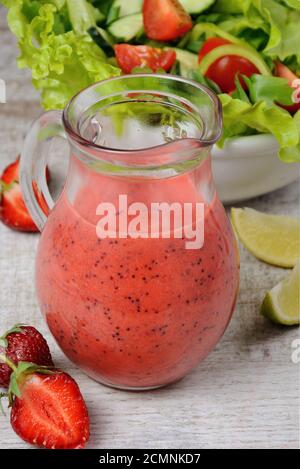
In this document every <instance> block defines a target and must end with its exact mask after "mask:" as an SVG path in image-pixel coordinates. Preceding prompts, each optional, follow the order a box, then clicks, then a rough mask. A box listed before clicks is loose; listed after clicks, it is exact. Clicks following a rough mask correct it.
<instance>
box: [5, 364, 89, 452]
mask: <svg viewBox="0 0 300 469" xmlns="http://www.w3.org/2000/svg"><path fill="white" fill-rule="evenodd" d="M8 363H9V361H8ZM13 368H14V372H13V373H12V375H11V380H10V386H9V391H8V397H9V402H10V406H11V414H10V421H11V425H12V428H13V429H14V431H15V432H16V433H17V434H18V435H19V436H20V437H21V438H22V439H23V440H25V441H27V442H29V443H32V444H35V445H37V446H42V447H44V448H48V449H79V448H83V447H84V445H85V443H86V442H87V440H88V439H89V435H90V428H89V427H90V424H89V416H88V411H87V408H86V405H85V402H84V399H83V397H82V395H81V393H80V389H79V387H78V385H77V383H76V382H75V381H74V379H73V378H71V376H70V375H68V374H67V373H64V372H62V371H60V370H50V369H47V368H46V367H39V366H36V365H34V364H33V363H26V362H20V363H19V364H18V367H17V368H16V367H14V366H13Z"/></svg>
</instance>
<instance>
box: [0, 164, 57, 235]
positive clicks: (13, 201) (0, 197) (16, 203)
mask: <svg viewBox="0 0 300 469" xmlns="http://www.w3.org/2000/svg"><path fill="white" fill-rule="evenodd" d="M19 164H20V157H18V158H17V160H16V161H15V162H14V163H12V164H10V165H9V166H7V168H6V169H5V170H4V171H3V174H2V176H1V178H0V220H1V221H2V222H3V223H4V224H5V225H7V226H9V227H10V228H12V229H14V230H19V231H29V232H37V231H39V230H38V228H37V227H36V225H35V223H34V221H33V220H32V218H31V216H30V214H29V212H28V210H27V207H26V205H25V203H24V199H23V196H22V192H21V187H20V184H19ZM46 178H47V181H49V179H50V173H49V170H48V168H46ZM33 189H35V188H33ZM37 195H38V197H37V198H38V202H39V203H40V205H41V207H42V210H43V211H44V212H45V211H46V209H45V205H46V204H45V201H44V200H43V196H42V195H41V194H39V193H38V194H37Z"/></svg>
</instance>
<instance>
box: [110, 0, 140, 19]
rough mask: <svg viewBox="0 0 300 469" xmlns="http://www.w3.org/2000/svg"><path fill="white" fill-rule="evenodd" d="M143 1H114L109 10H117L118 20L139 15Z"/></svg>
mask: <svg viewBox="0 0 300 469" xmlns="http://www.w3.org/2000/svg"><path fill="white" fill-rule="evenodd" d="M142 6H143V0H115V1H114V2H113V4H112V6H111V8H119V19H121V18H123V17H124V16H129V15H134V14H136V13H141V11H142Z"/></svg>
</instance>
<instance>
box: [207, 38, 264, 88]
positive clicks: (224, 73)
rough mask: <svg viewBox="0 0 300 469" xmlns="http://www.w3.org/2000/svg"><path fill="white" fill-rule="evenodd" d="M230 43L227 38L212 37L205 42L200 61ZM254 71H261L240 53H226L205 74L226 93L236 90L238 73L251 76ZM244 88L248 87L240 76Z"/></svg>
mask: <svg viewBox="0 0 300 469" xmlns="http://www.w3.org/2000/svg"><path fill="white" fill-rule="evenodd" d="M225 44H230V41H227V39H223V38H218V37H211V38H209V39H207V41H206V42H205V43H204V44H203V46H202V48H201V49H200V52H199V63H200V62H201V60H202V59H203V57H205V56H206V55H207V54H208V53H209V52H210V51H212V50H213V49H215V48H216V47H220V46H223V45H225ZM253 73H259V70H258V69H257V68H256V66H255V65H254V64H253V63H252V62H250V60H248V59H245V58H244V57H241V56H239V55H224V57H220V58H219V59H217V60H216V61H215V62H214V63H213V64H212V65H211V66H210V67H209V68H208V70H207V72H206V73H205V76H206V77H207V78H210V79H211V80H213V81H214V82H215V83H217V85H219V87H220V88H221V90H222V91H223V92H224V93H231V92H232V91H234V90H235V82H234V80H235V76H236V75H237V74H241V75H246V76H247V77H251V75H253ZM239 80H240V83H241V85H242V87H243V88H245V89H246V88H247V86H246V84H245V82H244V81H243V79H242V78H239Z"/></svg>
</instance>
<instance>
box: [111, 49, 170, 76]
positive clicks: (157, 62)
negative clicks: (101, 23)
mask: <svg viewBox="0 0 300 469" xmlns="http://www.w3.org/2000/svg"><path fill="white" fill-rule="evenodd" d="M114 49H115V54H116V59H117V62H118V65H119V67H120V68H121V69H122V70H123V72H124V73H131V71H132V69H133V68H135V67H149V68H150V69H151V70H152V71H153V72H156V71H157V70H158V69H160V68H162V69H163V70H165V71H166V72H167V71H168V70H170V68H171V67H172V65H173V63H174V62H175V60H176V52H175V51H173V50H171V49H169V50H163V49H159V48H157V47H150V46H132V45H130V44H116V45H115V47H114Z"/></svg>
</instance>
